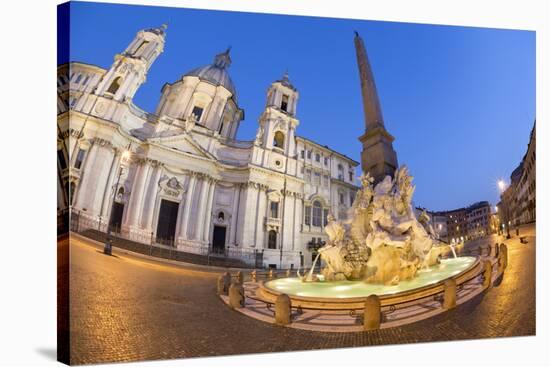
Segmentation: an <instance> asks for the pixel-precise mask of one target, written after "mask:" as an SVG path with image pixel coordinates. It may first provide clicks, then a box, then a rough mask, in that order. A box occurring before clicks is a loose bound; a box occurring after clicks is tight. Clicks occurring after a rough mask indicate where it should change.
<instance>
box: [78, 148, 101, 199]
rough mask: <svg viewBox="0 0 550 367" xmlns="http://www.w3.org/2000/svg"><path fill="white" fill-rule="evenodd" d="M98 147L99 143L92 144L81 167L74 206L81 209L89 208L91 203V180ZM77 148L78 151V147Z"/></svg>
mask: <svg viewBox="0 0 550 367" xmlns="http://www.w3.org/2000/svg"><path fill="white" fill-rule="evenodd" d="M98 149H99V147H98V146H97V144H92V146H91V147H90V148H89V149H88V154H87V157H86V158H85V162H84V164H83V166H82V167H81V169H80V172H81V175H80V185H78V188H77V190H76V200H74V201H73V206H74V207H78V208H79V209H83V208H87V207H88V205H89V198H90V191H91V190H90V188H89V186H90V185H91V180H92V177H93V176H94V175H93V172H92V168H93V166H94V163H95V160H96V155H97V150H98ZM76 150H77V152H78V149H76ZM74 159H76V158H74ZM74 159H73V160H74Z"/></svg>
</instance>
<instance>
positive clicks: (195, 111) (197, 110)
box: [191, 106, 204, 121]
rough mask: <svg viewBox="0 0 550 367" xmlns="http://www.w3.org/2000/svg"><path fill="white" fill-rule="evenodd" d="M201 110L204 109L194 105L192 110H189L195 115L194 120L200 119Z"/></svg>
mask: <svg viewBox="0 0 550 367" xmlns="http://www.w3.org/2000/svg"><path fill="white" fill-rule="evenodd" d="M203 111H204V109H203V108H202V107H199V106H195V107H193V112H191V115H195V120H196V121H200V120H201V116H202V112H203Z"/></svg>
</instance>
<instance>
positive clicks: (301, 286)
mask: <svg viewBox="0 0 550 367" xmlns="http://www.w3.org/2000/svg"><path fill="white" fill-rule="evenodd" d="M480 272H481V265H480V263H479V260H478V259H477V258H476V257H470V256H464V257H459V258H456V259H455V258H451V259H443V260H441V264H438V265H434V266H432V267H430V268H428V269H426V270H421V271H419V272H418V273H417V274H418V275H417V276H416V277H415V278H413V279H410V280H405V281H402V282H400V283H399V284H398V285H381V284H369V283H365V282H363V281H334V282H302V281H301V280H300V279H299V278H281V279H275V280H271V281H268V282H265V283H263V284H261V285H260V287H259V290H258V293H257V295H258V296H260V297H261V298H264V299H265V300H267V301H272V302H274V300H275V299H276V297H277V296H278V295H279V294H282V293H285V294H287V295H288V296H289V297H290V298H291V300H292V304H293V306H301V307H308V308H318V309H362V308H363V307H364V304H365V300H366V298H367V297H368V296H369V295H371V294H376V295H378V296H379V297H380V301H381V304H382V306H387V305H395V304H399V303H405V302H412V301H415V300H417V299H420V298H424V297H429V296H432V295H435V294H438V293H440V292H442V291H443V283H444V281H445V280H446V279H451V278H452V279H455V281H456V283H457V285H459V284H462V283H464V282H466V281H468V280H471V279H472V278H474V277H476V276H477V275H479V274H480Z"/></svg>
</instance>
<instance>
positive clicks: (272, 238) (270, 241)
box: [267, 230, 277, 250]
mask: <svg viewBox="0 0 550 367" xmlns="http://www.w3.org/2000/svg"><path fill="white" fill-rule="evenodd" d="M267 248H269V249H272V250H274V249H276V248H277V232H275V231H274V230H271V231H269V235H268V238H267Z"/></svg>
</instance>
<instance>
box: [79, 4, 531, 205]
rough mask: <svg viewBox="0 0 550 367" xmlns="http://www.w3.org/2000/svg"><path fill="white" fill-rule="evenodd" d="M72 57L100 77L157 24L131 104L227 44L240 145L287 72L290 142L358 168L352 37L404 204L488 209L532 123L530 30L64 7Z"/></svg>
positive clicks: (150, 104) (149, 102)
mask: <svg viewBox="0 0 550 367" xmlns="http://www.w3.org/2000/svg"><path fill="white" fill-rule="evenodd" d="M71 15H72V18H71V50H70V59H71V61H81V62H86V63H90V64H95V65H98V66H101V67H103V68H109V66H110V65H111V63H112V62H113V57H114V55H115V54H116V53H119V52H122V51H123V50H124V49H125V48H126V46H127V45H128V44H129V43H130V41H131V40H132V39H133V38H134V36H135V34H136V32H137V31H139V30H140V29H144V28H150V27H157V26H160V25H161V24H162V23H165V22H167V23H169V26H168V30H167V38H166V46H165V51H164V53H163V54H162V55H161V56H160V57H159V58H158V59H157V61H156V62H155V63H154V64H153V66H152V67H151V69H150V71H149V74H148V76H147V82H146V83H145V84H144V85H143V86H141V88H140V89H139V90H138V93H137V94H136V96H135V98H134V101H135V103H136V104H137V105H138V106H140V107H141V108H143V109H144V110H146V111H149V112H154V110H155V107H156V105H157V103H158V101H159V97H160V89H161V87H162V85H163V84H164V83H165V82H174V81H176V80H177V79H179V78H181V76H182V75H183V74H185V73H186V72H188V71H189V70H191V69H193V68H195V67H197V66H202V65H205V64H210V63H211V62H212V60H213V57H214V55H215V54H216V53H219V52H220V51H223V50H225V49H226V48H227V47H228V46H232V49H231V57H232V59H233V64H232V65H231V67H230V69H229V72H230V75H231V77H232V79H233V82H234V83H235V85H236V88H237V93H238V99H239V104H240V107H241V108H243V109H244V110H245V121H243V123H242V124H241V128H240V131H239V133H238V138H239V139H244V140H252V139H253V138H254V136H255V134H256V128H257V121H258V117H259V116H260V113H261V111H262V109H263V108H264V104H265V93H266V90H267V88H268V86H269V85H270V83H271V82H273V81H274V80H277V79H279V78H280V77H281V76H282V74H283V73H284V71H285V70H286V69H288V72H289V75H290V79H291V81H292V82H293V84H294V85H295V86H296V87H297V88H298V90H299V92H300V100H299V101H298V118H299V119H300V125H299V126H298V134H299V135H301V136H304V137H307V138H309V139H312V140H314V141H316V142H318V143H320V144H322V145H328V146H329V147H331V148H333V149H335V150H337V151H339V152H341V153H344V154H346V155H348V156H350V157H352V158H354V159H355V160H357V161H360V151H361V145H360V143H359V141H358V140H357V138H358V136H360V135H361V134H362V133H363V130H364V121H363V111H362V105H361V92H360V87H359V78H358V71H357V65H356V59H355V49H354V45H353V31H354V30H357V31H358V32H359V33H360V34H361V36H362V37H363V39H364V41H365V45H366V47H367V52H368V54H369V58H370V62H371V66H372V68H373V72H374V76H375V80H376V84H377V87H378V93H379V96H380V101H381V105H382V110H383V114H384V120H385V123H386V128H387V129H388V131H389V132H390V133H391V134H393V135H394V136H395V138H396V140H395V142H394V148H395V150H396V151H397V155H398V160H399V163H400V164H407V165H408V166H409V170H410V172H411V174H412V175H413V176H414V183H415V184H416V192H415V197H414V201H415V204H416V205H419V206H425V207H427V208H429V209H433V210H445V209H453V208H457V207H461V206H466V205H469V204H471V203H473V202H475V201H480V200H489V201H490V202H491V203H493V204H495V203H496V202H497V201H498V191H497V186H496V181H497V180H498V179H499V178H505V179H506V180H507V181H508V180H509V175H510V173H511V172H512V170H513V169H514V168H515V167H516V166H517V165H518V164H519V163H520V161H521V158H522V157H523V155H524V153H525V151H526V148H527V143H528V141H529V132H530V130H531V128H532V125H533V122H534V120H535V32H531V31H516V30H497V29H484V28H473V27H449V26H435V25H420V24H407V23H392V22H379V21H364V20H347V19H327V18H316V17H297V16H284V15H265V14H250V13H238V12H222V11H200V10H189V9H178V8H166V7H145V6H128V5H110V4H94V3H74V2H73V3H72V6H71Z"/></svg>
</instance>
